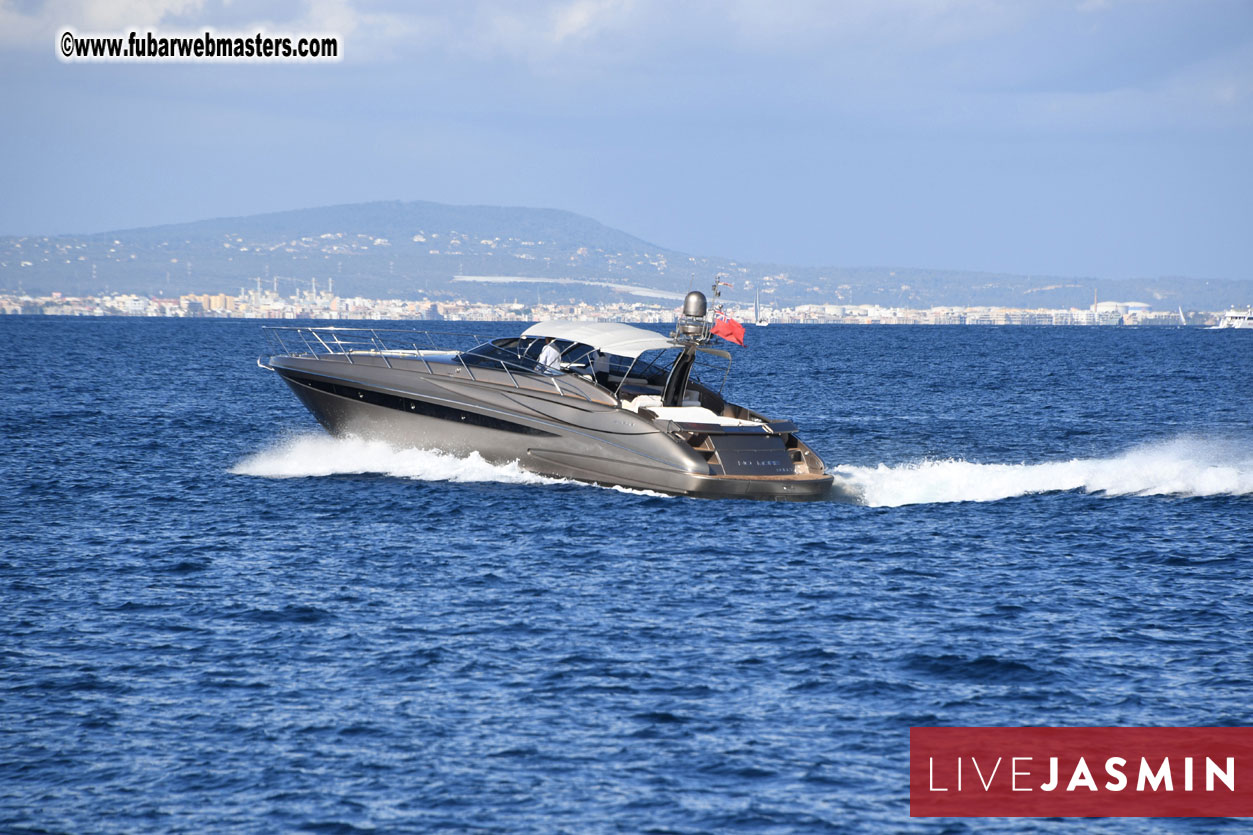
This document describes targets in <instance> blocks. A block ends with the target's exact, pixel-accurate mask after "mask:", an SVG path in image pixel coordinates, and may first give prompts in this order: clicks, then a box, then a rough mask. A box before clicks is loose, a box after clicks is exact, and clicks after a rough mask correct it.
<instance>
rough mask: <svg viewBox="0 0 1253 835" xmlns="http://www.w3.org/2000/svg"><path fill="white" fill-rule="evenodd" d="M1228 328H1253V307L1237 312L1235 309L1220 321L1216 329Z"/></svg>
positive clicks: (1229, 311) (1224, 315) (1225, 314)
mask: <svg viewBox="0 0 1253 835" xmlns="http://www.w3.org/2000/svg"><path fill="white" fill-rule="evenodd" d="M1227 328H1240V329H1244V328H1253V307H1250V308H1248V309H1246V310H1236V309H1235V308H1234V307H1233V308H1231V309H1230V310H1228V311H1227V312H1226V313H1224V314H1223V316H1222V318H1221V319H1220V320H1219V321H1218V325H1217V326H1216V329H1223V330H1225V329H1227Z"/></svg>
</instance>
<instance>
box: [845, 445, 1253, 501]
mask: <svg viewBox="0 0 1253 835" xmlns="http://www.w3.org/2000/svg"><path fill="white" fill-rule="evenodd" d="M830 472H831V473H832V474H833V475H834V476H835V486H836V488H837V490H838V491H839V492H840V493H842V494H844V495H846V496H851V497H854V498H855V499H856V500H858V501H859V502H860V503H862V504H866V505H870V506H872V507H899V506H901V505H909V504H934V503H943V502H993V501H997V500H999V499H1008V498H1012V497H1014V496H1026V495H1030V494H1033V493H1052V492H1057V491H1065V490H1074V491H1082V492H1085V493H1099V494H1102V495H1106V496H1248V495H1251V494H1253V443H1249V442H1247V441H1243V442H1242V441H1233V440H1214V439H1204V438H1178V439H1175V440H1171V441H1162V442H1157V443H1150V444H1145V445H1143V446H1139V447H1136V448H1134V449H1131V450H1129V451H1127V452H1125V453H1123V454H1121V455H1117V456H1114V457H1112V458H1084V459H1076V460H1071V461H1057V462H1051V463H1043V464H1025V463H1024V464H977V463H973V462H970V461H955V460H948V461H936V460H925V461H919V462H914V463H909V464H898V465H894V466H886V465H884V464H880V465H879V466H877V467H838V468H833V469H832V470H831V471H830Z"/></svg>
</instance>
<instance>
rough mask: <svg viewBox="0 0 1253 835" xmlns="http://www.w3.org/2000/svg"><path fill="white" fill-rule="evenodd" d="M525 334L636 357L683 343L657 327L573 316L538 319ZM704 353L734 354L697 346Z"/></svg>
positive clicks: (603, 351)
mask: <svg viewBox="0 0 1253 835" xmlns="http://www.w3.org/2000/svg"><path fill="white" fill-rule="evenodd" d="M522 335H523V336H530V337H536V336H538V337H544V336H552V337H556V338H557V339H565V340H569V341H570V342H581V343H583V344H584V345H589V346H591V347H592V348H595V349H596V350H598V351H601V352H602V353H605V354H614V355H616V356H619V357H630V358H631V359H636V358H637V357H639V355H640V354H642V353H644V352H645V351H665V350H667V349H670V348H681V347H683V346H682V345H681V344H680V343H678V342H675V341H674V340H673V339H669V338H667V337H665V336H662V335H661V334H659V333H657V332H656V331H650V330H645V329H644V328H637V327H635V326H634V325H624V324H622V323H620V322H577V321H573V320H569V319H550V320H548V321H547V322H538V323H536V324H534V325H531V327H529V328H527V329H526V330H525V331H523V332H522ZM696 350H698V351H700V352H701V353H703V354H713V355H715V356H719V357H724V358H726V359H730V358H731V355H730V354H729V353H727V352H726V351H723V350H721V349H719V348H710V347H707V346H705V345H700V346H697V349H696Z"/></svg>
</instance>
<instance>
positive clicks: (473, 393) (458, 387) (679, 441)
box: [258, 288, 832, 499]
mask: <svg viewBox="0 0 1253 835" xmlns="http://www.w3.org/2000/svg"><path fill="white" fill-rule="evenodd" d="M715 292H716V288H715ZM706 313H707V299H706V297H705V295H704V294H703V293H700V292H699V291H693V292H691V293H689V294H688V295H687V298H686V299H685V300H684V307H683V313H682V315H680V316H679V317H678V319H677V321H676V326H675V330H674V332H673V333H671V334H670V335H669V336H665V335H662V334H660V333H657V332H655V331H651V330H646V329H644V328H638V327H634V326H632V325H625V324H611V323H600V322H577V321H559V320H554V321H546V322H540V323H538V324H536V325H533V326H531V327H529V328H527V329H526V330H525V331H523V333H522V334H521V335H519V336H509V337H498V338H494V339H487V340H483V341H477V340H471V341H472V342H476V343H477V344H473V345H472V346H471V347H467V348H465V349H461V350H458V349H456V348H450V347H447V346H446V345H442V344H440V340H441V339H443V340H447V339H448V338H449V337H450V336H451V335H450V334H446V333H435V332H430V331H396V330H379V329H358V328H340V327H280V328H266V332H267V334H268V336H269V337H270V340H271V344H272V352H271V353H270V354H269V355H267V356H264V357H261V358H260V359H259V360H258V364H259V365H261V366H262V367H263V368H267V369H270V370H272V371H274V372H275V373H277V374H278V375H279V376H280V377H282V378H283V380H284V381H285V382H286V383H287V385H288V386H290V387H291V389H292V391H294V392H295V393H296V396H297V397H299V398H300V400H301V402H302V403H304V405H305V406H306V407H307V408H308V409H309V411H310V412H312V413H313V415H314V416H315V417H316V418H317V420H318V421H319V422H320V423H321V424H322V425H323V426H324V427H325V428H326V429H327V430H328V431H330V432H331V433H333V434H335V435H351V436H358V437H363V438H370V439H381V440H384V441H387V442H388V443H391V444H393V445H396V446H400V447H417V448H423V449H434V450H441V451H445V452H450V453H453V454H458V455H468V454H470V453H473V452H477V453H478V454H479V455H481V456H482V457H483V458H484V459H486V460H488V461H490V462H493V463H508V462H512V461H517V462H518V463H519V464H520V465H521V466H522V467H524V468H526V469H528V470H531V471H533V472H536V473H541V474H544V475H549V476H555V477H560V478H570V479H575V480H579V481H585V482H593V483H596V484H602V485H618V486H622V487H628V488H636V489H643V490H653V491H658V492H663V493H672V494H681V495H688V496H700V497H711V498H712V497H742V498H754V499H815V498H820V497H823V496H825V495H826V494H827V493H828V491H829V490H830V488H831V483H832V477H831V476H830V475H828V474H827V473H826V470H825V467H824V465H823V462H822V459H820V458H819V457H818V455H817V454H816V453H814V451H813V450H811V449H810V448H809V446H808V445H806V444H805V443H804V442H803V441H802V440H801V439H800V437H798V435H797V427H796V425H795V424H794V423H793V422H792V421H790V420H773V419H770V418H767V417H766V416H764V415H762V414H759V413H757V412H754V411H752V410H750V409H748V408H745V407H744V406H740V405H736V404H734V403H730V402H728V401H727V400H726V399H724V398H723V396H722V393H721V392H722V389H723V386H724V385H725V382H726V379H727V376H728V375H729V373H730V364H731V355H730V353H729V352H727V351H725V350H723V349H721V348H717V347H714V346H713V345H711V344H710V340H711V333H710V330H711V323H710V321H709V319H708V317H707V315H706Z"/></svg>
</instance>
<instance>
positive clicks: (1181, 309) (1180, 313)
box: [1179, 307, 1188, 325]
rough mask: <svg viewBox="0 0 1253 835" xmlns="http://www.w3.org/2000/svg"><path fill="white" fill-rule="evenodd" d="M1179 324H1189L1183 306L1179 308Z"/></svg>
mask: <svg viewBox="0 0 1253 835" xmlns="http://www.w3.org/2000/svg"><path fill="white" fill-rule="evenodd" d="M1179 324H1181V325H1187V324H1188V320H1187V319H1185V318H1184V315H1183V308H1182V307H1180V308H1179Z"/></svg>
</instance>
